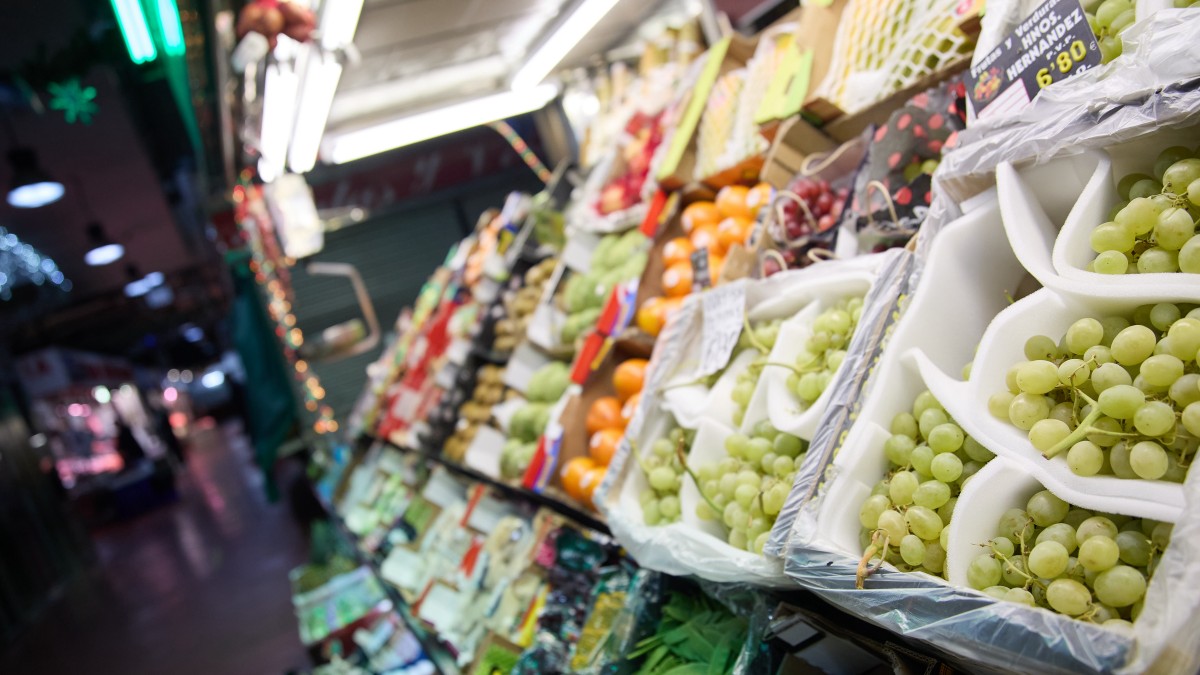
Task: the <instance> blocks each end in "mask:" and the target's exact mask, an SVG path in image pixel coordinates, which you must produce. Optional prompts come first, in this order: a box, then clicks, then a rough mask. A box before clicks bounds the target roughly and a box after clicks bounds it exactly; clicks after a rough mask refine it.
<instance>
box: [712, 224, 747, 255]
mask: <svg viewBox="0 0 1200 675" xmlns="http://www.w3.org/2000/svg"><path fill="white" fill-rule="evenodd" d="M753 229H754V221H753V220H746V219H744V218H726V219H725V220H722V221H721V224H720V225H718V226H717V241H718V242H719V243H720V245H719V246H718V247H717V248H718V249H719V250H720V251H722V252H724V251H728V250H729V247H730V246H733V245H734V244H744V243H746V239H747V238H749V236H750V231H751V230H753Z"/></svg>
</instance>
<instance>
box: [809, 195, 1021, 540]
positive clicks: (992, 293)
mask: <svg viewBox="0 0 1200 675" xmlns="http://www.w3.org/2000/svg"><path fill="white" fill-rule="evenodd" d="M999 221H1000V210H999V206H998V204H997V202H996V196H995V194H994V193H992V194H990V195H988V196H985V197H984V198H982V199H981V200H979V202H977V206H976V207H975V208H974V209H973V210H971V211H970V212H968V213H967V214H965V215H963V216H962V217H960V218H958V219H957V220H955V221H954V222H952V223H950V224H949V225H947V226H946V228H945V229H944V230H943V231H942V232H941V233H940V234H939V235H938V237H937V239H936V240H935V241H934V244H933V246H932V248H931V250H930V254H929V259H928V262H927V263H926V266H925V270H924V272H923V273H922V277H921V281H920V283H919V286H918V287H917V289H916V290H915V291H914V292H913V294H912V296H911V300H910V301H909V305H908V307H907V308H906V309H905V310H904V314H903V316H902V317H901V319H900V320H899V322H898V323H897V324H896V327H895V328H894V330H893V331H892V335H891V337H890V338H889V339H888V343H887V346H886V347H885V349H884V351H883V355H882V356H881V358H880V360H879V364H878V365H877V366H876V372H875V373H874V374H873V375H872V376H871V381H870V385H869V386H870V388H869V390H868V391H867V393H866V398H865V399H864V400H863V404H862V407H861V408H860V409H859V412H858V415H857V416H856V418H855V422H854V424H853V425H852V426H851V427H850V430H849V431H848V432H847V434H846V439H845V441H844V442H843V443H842V446H841V448H840V449H839V450H838V454H837V456H836V457H835V458H834V460H833V467H834V471H833V476H834V477H833V479H832V480H831V481H830V483H829V484H828V487H827V488H826V493H825V495H824V497H823V498H822V503H821V506H820V509H819V512H818V516H817V531H818V532H819V533H820V536H821V537H822V538H823V539H824V540H826V543H828V544H832V545H834V546H835V547H836V548H837V549H838V550H840V551H842V552H843V553H846V554H847V555H851V556H855V557H857V556H859V555H861V553H862V547H861V546H860V544H859V531H860V529H861V525H860V524H859V521H858V511H859V507H860V506H861V505H862V502H863V500H864V499H866V497H867V496H868V495H870V493H871V490H872V488H873V487H874V486H875V484H876V483H877V482H879V480H880V479H882V478H883V477H884V475H886V473H887V470H888V461H887V458H886V457H885V456H884V453H883V443H884V441H886V440H887V439H888V437H889V436H891V433H890V431H889V428H890V426H891V422H892V418H893V417H894V416H895V415H896V414H897V413H901V412H908V411H910V410H911V409H912V404H913V400H914V399H915V398H916V397H917V395H918V394H920V393H921V392H922V391H924V390H925V389H927V388H928V387H927V386H926V383H925V381H924V380H922V378H921V375H920V373H919V372H918V370H917V368H916V367H915V365H914V364H912V363H911V362H908V361H906V360H905V359H903V358H901V357H902V356H903V355H904V354H905V353H906V352H908V351H910V350H922V352H923V353H924V354H925V355H926V358H928V359H929V360H930V361H932V362H933V363H935V364H937V366H938V367H939V368H942V369H944V370H948V371H951V372H959V371H960V370H961V368H962V366H963V365H964V364H966V363H967V362H968V361H970V360H971V359H972V357H973V355H974V352H975V345H976V344H977V343H978V340H979V338H980V336H982V335H983V333H984V331H985V329H986V327H987V325H988V323H989V322H990V321H991V320H992V318H993V317H994V316H995V315H996V314H997V313H999V312H1000V311H1001V310H1002V309H1003V308H1004V307H1005V306H1006V305H1007V303H1008V300H1007V297H1006V294H1012V293H1015V292H1016V289H1017V288H1019V287H1020V286H1021V283H1022V279H1023V278H1024V277H1025V276H1026V273H1025V270H1024V269H1023V268H1022V267H1021V265H1020V263H1018V262H1017V259H1016V256H1015V255H1013V253H1012V251H1011V250H1010V249H1009V247H1008V244H1007V242H1006V241H1005V238H1004V230H1003V228H1002V227H1001V225H1000V222H999ZM943 403H945V402H944V401H943ZM983 410H984V414H986V408H984V409H983ZM960 423H961V421H960Z"/></svg>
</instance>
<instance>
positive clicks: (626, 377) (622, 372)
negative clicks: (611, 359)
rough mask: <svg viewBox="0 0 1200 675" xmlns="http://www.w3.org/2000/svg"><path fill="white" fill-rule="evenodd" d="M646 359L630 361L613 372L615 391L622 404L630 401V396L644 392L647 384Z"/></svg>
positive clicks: (623, 363)
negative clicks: (644, 386)
mask: <svg viewBox="0 0 1200 675" xmlns="http://www.w3.org/2000/svg"><path fill="white" fill-rule="evenodd" d="M648 363H649V361H647V360H646V359H628V360H626V361H624V362H622V363H621V364H620V365H619V366H617V369H616V370H614V371H613V389H614V390H616V392H617V398H619V399H621V402H622V403H624V402H625V401H628V400H629V397H630V396H633V395H634V394H636V393H638V392H639V391H641V390H642V385H644V384H645V383H646V364H648Z"/></svg>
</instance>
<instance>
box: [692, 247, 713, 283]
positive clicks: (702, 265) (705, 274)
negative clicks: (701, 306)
mask: <svg viewBox="0 0 1200 675" xmlns="http://www.w3.org/2000/svg"><path fill="white" fill-rule="evenodd" d="M706 288H712V275H711V274H710V273H709V271H708V248H706V247H701V248H698V249H696V250H695V251H694V252H692V290H693V291H702V290H704V289H706Z"/></svg>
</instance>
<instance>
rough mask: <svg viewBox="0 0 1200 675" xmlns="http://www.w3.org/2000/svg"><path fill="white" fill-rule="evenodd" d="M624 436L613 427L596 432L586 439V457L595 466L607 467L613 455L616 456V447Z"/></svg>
mask: <svg viewBox="0 0 1200 675" xmlns="http://www.w3.org/2000/svg"><path fill="white" fill-rule="evenodd" d="M624 435H625V432H624V431H623V430H621V429H617V428H615V427H614V428H611V429H601V430H600V431H597V432H596V433H594V434H592V437H591V438H589V439H588V456H589V457H591V458H592V459H594V460H595V461H596V463H597V464H603V465H604V466H608V463H609V462H611V461H612V458H613V455H615V454H617V446H619V445H620V444H621V437H622V436H624Z"/></svg>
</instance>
